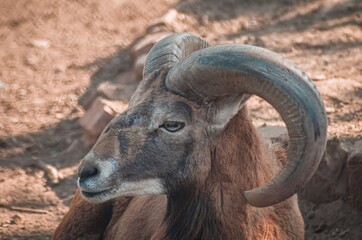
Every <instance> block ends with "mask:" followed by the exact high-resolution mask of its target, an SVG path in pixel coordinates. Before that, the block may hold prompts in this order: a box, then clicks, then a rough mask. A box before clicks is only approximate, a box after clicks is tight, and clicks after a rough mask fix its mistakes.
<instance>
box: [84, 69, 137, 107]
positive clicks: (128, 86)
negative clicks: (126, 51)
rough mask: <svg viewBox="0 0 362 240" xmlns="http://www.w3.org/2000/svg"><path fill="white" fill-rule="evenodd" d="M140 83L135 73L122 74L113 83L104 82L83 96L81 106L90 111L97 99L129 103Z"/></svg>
mask: <svg viewBox="0 0 362 240" xmlns="http://www.w3.org/2000/svg"><path fill="white" fill-rule="evenodd" d="M139 82H140V78H139V77H138V76H137V73H136V72H135V71H128V72H124V73H121V74H120V75H118V76H117V77H116V79H115V80H114V81H113V82H103V83H101V84H100V85H99V86H98V87H97V89H95V90H94V89H93V90H90V91H88V92H86V93H85V94H83V95H82V96H81V97H80V98H79V101H78V102H79V105H81V106H82V107H83V108H84V109H85V110H88V109H89V108H90V107H91V105H92V103H93V101H94V100H95V99H96V98H97V97H103V98H105V99H108V100H120V101H126V102H128V101H129V99H130V98H131V96H132V94H133V92H134V91H135V90H136V88H137V86H138V84H139Z"/></svg>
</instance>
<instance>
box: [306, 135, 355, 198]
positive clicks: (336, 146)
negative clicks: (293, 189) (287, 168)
mask: <svg viewBox="0 0 362 240" xmlns="http://www.w3.org/2000/svg"><path fill="white" fill-rule="evenodd" d="M348 152H349V151H348V149H347V147H346V146H345V145H344V144H343V143H342V142H341V141H340V140H339V139H337V138H332V139H328V141H327V147H326V151H325V153H324V155H323V158H322V160H321V163H320V165H319V167H318V169H317V171H316V172H315V174H314V175H313V177H312V178H311V180H310V181H309V182H308V183H307V184H306V185H305V186H304V188H303V189H302V190H301V192H300V193H299V196H300V197H301V198H303V199H307V200H309V201H311V202H314V203H326V202H332V201H335V200H337V199H339V198H344V197H345V196H346V194H347V189H348V185H347V180H348V178H347V175H348V174H347V170H346V165H347V159H348Z"/></svg>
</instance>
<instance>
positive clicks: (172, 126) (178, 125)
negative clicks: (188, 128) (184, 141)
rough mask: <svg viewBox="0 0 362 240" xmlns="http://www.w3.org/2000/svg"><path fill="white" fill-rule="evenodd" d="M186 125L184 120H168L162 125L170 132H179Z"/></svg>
mask: <svg viewBox="0 0 362 240" xmlns="http://www.w3.org/2000/svg"><path fill="white" fill-rule="evenodd" d="M184 126H185V123H183V122H176V121H167V122H165V123H164V124H163V125H162V126H161V127H162V128H164V129H166V130H167V131H169V132H177V131H179V130H181V129H182V128H183V127H184Z"/></svg>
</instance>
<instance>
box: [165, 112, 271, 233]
mask: <svg viewBox="0 0 362 240" xmlns="http://www.w3.org/2000/svg"><path fill="white" fill-rule="evenodd" d="M210 147H211V151H210V152H211V156H210V157H211V169H210V172H209V175H208V176H207V178H206V180H205V183H204V184H203V185H202V186H200V187H196V186H193V185H191V184H190V186H186V187H184V189H182V190H180V191H179V192H177V193H175V194H173V195H171V196H169V199H168V209H167V216H166V220H165V223H166V224H165V227H164V229H163V231H164V233H163V234H164V235H163V236H164V237H163V238H164V239H172V240H176V239H200V240H202V239H205V240H206V239H253V236H252V235H253V233H252V232H253V231H250V230H249V231H250V232H248V229H251V227H250V226H249V225H253V228H255V227H257V226H258V225H259V222H258V220H257V219H260V218H255V216H257V215H258V214H259V213H258V212H259V209H256V208H252V207H251V206H250V205H248V204H247V203H246V200H245V198H244V195H243V192H244V191H245V190H248V189H251V188H254V187H256V186H259V185H261V184H263V183H265V182H266V181H267V180H269V178H270V177H271V176H268V175H270V172H272V171H270V168H269V167H270V166H262V165H263V164H259V163H260V162H259V160H260V158H262V157H263V156H262V151H261V149H260V144H259V140H258V138H257V135H256V133H255V129H254V127H253V126H252V124H251V121H250V120H249V119H248V118H247V116H246V112H245V110H242V111H241V112H240V113H239V114H238V115H237V116H235V117H234V118H233V119H232V120H231V122H230V124H229V126H228V127H227V128H226V129H225V131H224V132H223V133H222V134H221V135H220V136H218V137H217V139H215V141H214V144H213V145H212V146H210ZM268 168H269V170H268ZM268 172H269V173H268ZM271 174H273V173H271Z"/></svg>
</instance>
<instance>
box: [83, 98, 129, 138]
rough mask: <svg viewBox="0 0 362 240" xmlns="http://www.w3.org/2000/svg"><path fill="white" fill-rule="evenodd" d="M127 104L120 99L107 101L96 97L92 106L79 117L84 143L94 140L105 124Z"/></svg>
mask: <svg viewBox="0 0 362 240" xmlns="http://www.w3.org/2000/svg"><path fill="white" fill-rule="evenodd" d="M127 107H128V104H127V103H125V102H122V101H109V100H106V99H104V98H101V97H97V99H96V100H94V102H93V103H92V106H91V107H90V108H89V110H88V111H87V112H86V113H85V114H84V116H83V117H82V118H81V119H80V125H81V126H82V127H83V128H84V130H85V132H86V134H85V136H86V137H85V140H86V143H87V144H89V143H90V142H94V141H95V140H96V138H98V136H99V135H100V134H101V133H102V131H103V129H104V128H105V127H106V126H107V124H108V123H109V122H110V121H111V120H112V119H113V118H114V117H115V116H116V115H118V114H120V113H122V112H123V111H124V110H125V109H126V108H127Z"/></svg>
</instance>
